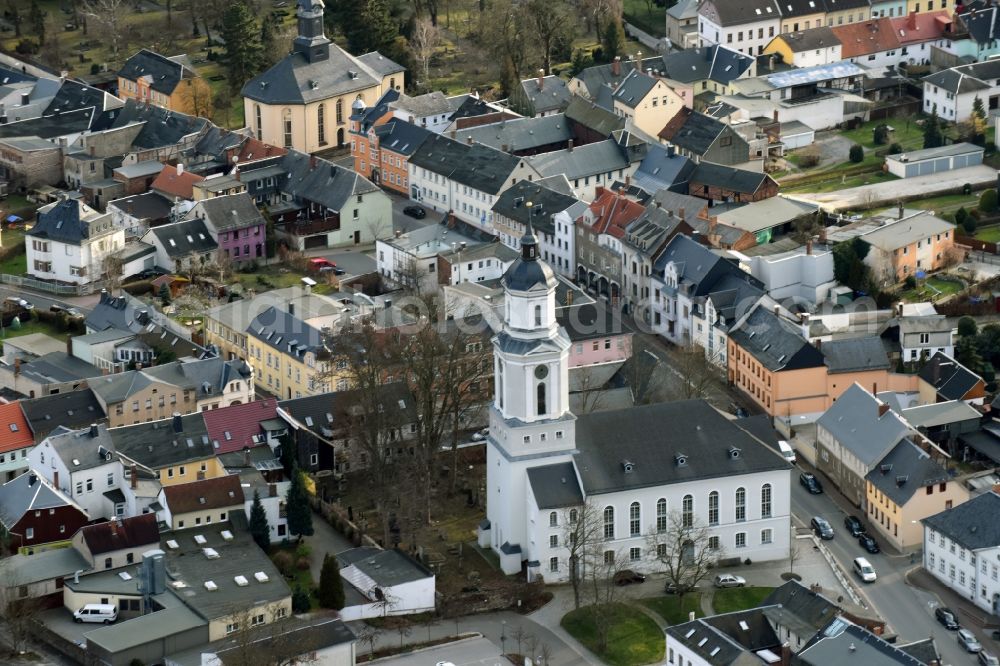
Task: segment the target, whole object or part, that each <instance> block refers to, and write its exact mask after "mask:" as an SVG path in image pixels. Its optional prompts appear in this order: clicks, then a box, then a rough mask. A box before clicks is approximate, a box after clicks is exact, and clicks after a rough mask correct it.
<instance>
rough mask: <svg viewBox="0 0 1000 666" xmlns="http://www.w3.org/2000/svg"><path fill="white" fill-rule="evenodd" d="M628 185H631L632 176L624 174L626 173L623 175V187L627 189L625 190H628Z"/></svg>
mask: <svg viewBox="0 0 1000 666" xmlns="http://www.w3.org/2000/svg"><path fill="white" fill-rule="evenodd" d="M630 187H632V176H630V175H628V174H626V175H625V189H626V191H627V190H628V189H629V188H630Z"/></svg>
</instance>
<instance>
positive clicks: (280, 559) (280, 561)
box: [271, 550, 295, 576]
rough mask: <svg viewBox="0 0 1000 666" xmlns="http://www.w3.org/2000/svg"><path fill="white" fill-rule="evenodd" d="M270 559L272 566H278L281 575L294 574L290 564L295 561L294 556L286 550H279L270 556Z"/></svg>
mask: <svg viewBox="0 0 1000 666" xmlns="http://www.w3.org/2000/svg"><path fill="white" fill-rule="evenodd" d="M271 561H272V562H274V566H276V567H277V568H278V571H280V572H281V575H282V576H291V575H293V574H294V571H293V570H292V565H293V563H294V562H295V558H294V557H292V554H291V553H289V552H288V551H287V550H279V551H278V552H277V553H275V554H274V555H273V556H272V557H271Z"/></svg>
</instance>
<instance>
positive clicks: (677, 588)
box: [663, 580, 698, 594]
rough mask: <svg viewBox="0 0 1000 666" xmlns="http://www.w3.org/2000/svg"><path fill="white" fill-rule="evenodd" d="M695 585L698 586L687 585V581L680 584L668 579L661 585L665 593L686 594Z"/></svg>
mask: <svg viewBox="0 0 1000 666" xmlns="http://www.w3.org/2000/svg"><path fill="white" fill-rule="evenodd" d="M697 587H698V586H697V585H689V584H687V583H683V584H681V585H678V584H677V583H675V582H674V581H672V580H668V581H667V582H666V583H665V584H664V586H663V591H664V592H665V593H666V594H680V593H681V592H684V594H687V593H688V592H690V591H691V590H693V589H695V588H697Z"/></svg>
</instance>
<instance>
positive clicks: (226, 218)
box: [187, 193, 267, 264]
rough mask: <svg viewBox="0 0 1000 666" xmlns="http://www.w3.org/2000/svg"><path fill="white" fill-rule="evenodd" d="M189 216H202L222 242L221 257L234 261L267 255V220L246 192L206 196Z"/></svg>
mask: <svg viewBox="0 0 1000 666" xmlns="http://www.w3.org/2000/svg"><path fill="white" fill-rule="evenodd" d="M187 218H188V219H189V220H193V219H199V220H201V221H202V222H204V223H205V226H206V227H207V228H208V230H209V231H210V232H211V234H212V236H213V237H214V238H215V239H216V242H217V243H218V245H219V257H223V256H225V257H226V258H227V259H228V260H229V261H231V262H232V263H234V264H240V263H244V262H247V261H260V260H262V259H264V258H266V257H267V253H266V251H265V247H264V244H265V237H266V236H267V220H265V219H264V216H263V215H261V212H260V210H258V209H257V206H256V205H255V204H254V202H253V199H251V198H250V196H249V195H248V194H246V193H241V194H228V195H221V196H217V197H213V198H211V199H203V200H201V201H199V202H198V203H196V204H195V205H194V207H193V208H192V209H191V210H190V211H189V212H188V214H187Z"/></svg>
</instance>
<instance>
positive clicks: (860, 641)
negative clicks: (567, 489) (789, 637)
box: [795, 616, 941, 666]
mask: <svg viewBox="0 0 1000 666" xmlns="http://www.w3.org/2000/svg"><path fill="white" fill-rule="evenodd" d="M852 646H853V648H854V649H851V648H852ZM911 653H915V654H919V655H921V658H919V659H918V658H917V657H914V656H913V654H911ZM925 654H929V655H930V656H929V657H925V656H924V655H925ZM844 655H848V656H847V659H848V660H849V661H851V662H856V663H860V664H866V665H867V664H871V666H924V665H929V664H939V663H941V659H940V655H939V654H938V652H937V649H936V648H935V647H934V644H933V639H931V641H929V643H928V642H927V641H917V642H916V643H909V644H907V645H894V644H892V643H889V642H887V641H885V640H883V639H882V638H881V637H879V636H876V635H874V634H872V633H871V632H869V631H867V630H866V629H864V628H863V627H859V626H858V625H856V624H854V623H853V622H851V621H850V620H848V619H847V618H845V617H843V616H841V617H836V618H833V619H830V620H828V621H827V623H826V625H825V626H824V627H823V628H822V629H821V630H820V631H819V632H818V633H817V634H816V635H815V636H814V637H813V638H812V640H810V641H809V643H807V644H806V646H805V647H804V648H803V649H802V650H800V651H799V653H798V654H797V655H795V660H796V662H797V663H799V664H802V666H829V665H830V664H836V663H839V662H842V661H844V658H845V657H844Z"/></svg>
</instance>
